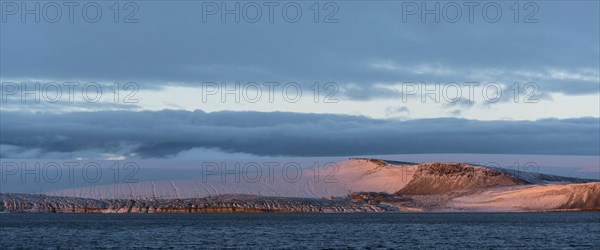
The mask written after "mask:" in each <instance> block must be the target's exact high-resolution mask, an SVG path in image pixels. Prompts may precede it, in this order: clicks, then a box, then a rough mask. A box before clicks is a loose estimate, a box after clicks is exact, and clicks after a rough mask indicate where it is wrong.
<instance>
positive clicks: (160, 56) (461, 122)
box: [0, 1, 600, 159]
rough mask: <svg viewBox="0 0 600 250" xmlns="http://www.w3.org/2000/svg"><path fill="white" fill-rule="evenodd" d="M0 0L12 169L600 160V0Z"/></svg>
mask: <svg viewBox="0 0 600 250" xmlns="http://www.w3.org/2000/svg"><path fill="white" fill-rule="evenodd" d="M36 4H39V6H37V5H36ZM0 7H1V9H0V14H1V15H2V16H1V17H0V19H1V20H0V81H1V83H2V88H1V90H0V91H1V93H0V94H1V98H2V100H1V102H0V118H1V119H0V125H1V127H0V133H1V134H0V135H1V136H0V157H1V158H5V159H6V158H25V159H48V158H57V159H129V158H132V159H148V158H151V159H154V158H166V159H177V158H186V159H187V158H188V157H190V155H197V156H200V157H203V156H206V155H215V154H216V155H222V156H223V157H254V156H257V157H258V156H293V157H296V156H302V157H304V156H347V155H377V154H380V155H381V154H541V155H587V156H600V122H599V119H600V73H599V68H600V19H599V16H600V15H598V13H599V11H600V3H599V2H598V1H544V2H542V1H538V2H529V1H519V2H516V4H515V1H495V2H489V1H475V2H458V1H457V2H451V1H426V2H411V1H293V2H277V1H271V2H269V1H223V2H221V1H219V2H216V1H215V2H211V1H203V2H195V1H133V2H125V1H124V2H117V4H115V2H114V1H95V2H90V1H83V2H80V1H69V2H61V1H53V2H50V1H28V2H12V1H2V2H1V5H0ZM36 18H37V20H36Z"/></svg>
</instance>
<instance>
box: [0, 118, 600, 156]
mask: <svg viewBox="0 0 600 250" xmlns="http://www.w3.org/2000/svg"><path fill="white" fill-rule="evenodd" d="M1 114H2V119H1V122H0V125H1V128H0V132H1V137H0V157H1V158H94V157H96V158H111V157H112V158H121V157H124V158H170V157H175V156H189V155H190V154H194V152H197V150H198V149H202V150H201V151H202V152H204V153H206V152H208V151H207V150H204V149H210V150H213V151H215V152H220V153H229V154H236V155H237V156H241V157H243V156H247V155H257V156H346V155H365V154H408V153H490V154H561V155H597V154H598V152H599V150H600V145H599V144H600V140H599V138H600V135H599V133H600V132H599V131H600V129H599V128H600V125H599V120H598V119H597V118H578V119H544V120H537V121H477V120H466V119H454V118H437V119H420V120H408V121H398V120H377V119H370V118H367V117H363V116H348V115H330V114H303V113H287V112H270V113H264V112H213V113H206V112H203V111H200V110H197V111H193V112H190V111H175V110H163V111H156V112H151V111H143V112H133V111H102V112H73V113H63V114H52V113H27V112H9V111H3V112H2V113H1ZM210 150H209V151H210ZM78 154H84V155H78Z"/></svg>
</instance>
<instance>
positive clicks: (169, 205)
mask: <svg viewBox="0 0 600 250" xmlns="http://www.w3.org/2000/svg"><path fill="white" fill-rule="evenodd" d="M0 201H1V203H0V211H4V212H51V213H258V212H279V213H327V212H340V213H343V212H382V211H383V209H382V208H380V207H378V206H374V205H370V204H359V203H353V202H351V201H348V200H346V199H335V200H327V199H311V198H289V197H263V196H253V195H220V196H212V197H207V198H199V199H167V200H133V199H123V200H122V199H111V200H95V199H85V198H72V197H56V196H46V195H31V194H0Z"/></svg>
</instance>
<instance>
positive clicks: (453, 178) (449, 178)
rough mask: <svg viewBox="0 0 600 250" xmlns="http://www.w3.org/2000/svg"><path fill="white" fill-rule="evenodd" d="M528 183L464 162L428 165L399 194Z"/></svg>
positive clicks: (463, 190) (447, 191) (428, 193)
mask: <svg viewBox="0 0 600 250" xmlns="http://www.w3.org/2000/svg"><path fill="white" fill-rule="evenodd" d="M523 184H526V183H525V182H524V181H522V180H519V179H518V178H517V177H515V176H513V175H510V174H508V173H503V172H501V171H497V170H494V169H489V168H485V167H478V166H471V165H467V164H462V163H440V162H435V163H426V164H420V165H418V166H417V170H416V171H415V172H414V174H413V176H412V179H411V181H410V182H409V183H408V184H407V185H406V186H404V187H403V188H402V189H400V190H399V191H398V192H396V194H398V195H433V194H451V193H457V192H458V193H461V192H465V191H469V190H477V189H484V188H490V187H497V186H514V185H523Z"/></svg>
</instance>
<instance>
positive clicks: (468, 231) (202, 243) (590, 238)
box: [0, 212, 600, 249]
mask: <svg viewBox="0 0 600 250" xmlns="http://www.w3.org/2000/svg"><path fill="white" fill-rule="evenodd" d="M0 241H1V243H0V247H1V248H2V249H5V248H9V249H10V248H27V249H29V248H43V249H48V248H49V249H57V248H60V249H95V248H105V249H106V248H109V249H113V248H114V249H131V248H151V249H169V248H171V249H181V248H184V249H185V248H196V249H204V248H244V249H246V248H261V249H270V248H306V247H309V248H342V249H347V248H372V249H377V248H409V249H415V248H417V249H432V248H435V249H454V248H461V249H465V248H467V249H501V248H536V249H598V248H597V247H598V246H600V213H597V212H596V213H593V212H590V213H418V214H417V213H402V214H269V213H264V214H26V213H23V214H0Z"/></svg>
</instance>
